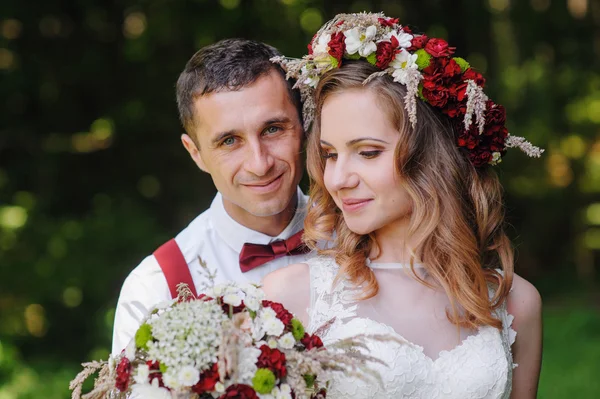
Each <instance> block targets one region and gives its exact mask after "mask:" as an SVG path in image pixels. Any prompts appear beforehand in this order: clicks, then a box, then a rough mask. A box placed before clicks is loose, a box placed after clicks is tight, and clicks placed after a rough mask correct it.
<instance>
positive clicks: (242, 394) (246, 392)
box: [219, 384, 259, 399]
mask: <svg viewBox="0 0 600 399" xmlns="http://www.w3.org/2000/svg"><path fill="white" fill-rule="evenodd" d="M226 398H232V399H259V398H258V395H257V394H256V392H255V391H254V389H252V387H250V386H248V385H244V384H234V385H231V386H229V388H227V389H226V390H225V393H224V394H223V395H221V396H220V397H219V399H226Z"/></svg>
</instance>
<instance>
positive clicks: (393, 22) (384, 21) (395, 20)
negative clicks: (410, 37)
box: [377, 18, 410, 33]
mask: <svg viewBox="0 0 600 399" xmlns="http://www.w3.org/2000/svg"><path fill="white" fill-rule="evenodd" d="M377 20H378V21H379V23H380V24H381V25H382V26H389V27H390V28H391V27H393V26H394V25H396V24H397V23H398V22H399V21H400V20H399V19H398V18H377ZM408 33H410V32H408Z"/></svg>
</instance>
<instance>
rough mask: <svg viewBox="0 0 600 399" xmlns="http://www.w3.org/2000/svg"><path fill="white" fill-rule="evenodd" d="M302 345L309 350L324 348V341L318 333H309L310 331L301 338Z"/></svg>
mask: <svg viewBox="0 0 600 399" xmlns="http://www.w3.org/2000/svg"><path fill="white" fill-rule="evenodd" d="M300 342H302V345H304V346H305V347H306V350H307V351H309V350H311V349H312V348H322V347H323V341H321V338H319V337H318V336H317V335H308V333H305V334H304V338H302V339H301V340H300Z"/></svg>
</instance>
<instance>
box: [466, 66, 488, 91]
mask: <svg viewBox="0 0 600 399" xmlns="http://www.w3.org/2000/svg"><path fill="white" fill-rule="evenodd" d="M463 80H465V81H467V80H473V81H474V82H475V83H477V86H479V87H481V88H483V86H485V78H484V77H483V75H482V74H480V73H479V72H477V71H475V70H474V69H473V68H468V69H467V70H466V71H465V72H464V73H463Z"/></svg>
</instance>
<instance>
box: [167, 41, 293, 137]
mask: <svg viewBox="0 0 600 399" xmlns="http://www.w3.org/2000/svg"><path fill="white" fill-rule="evenodd" d="M279 55H281V53H280V52H279V51H278V50H277V49H276V48H275V47H273V46H269V45H268V44H265V43H260V42H256V41H253V40H247V39H225V40H221V41H219V42H217V43H214V44H211V45H209V46H206V47H203V48H201V49H200V50H199V51H198V52H196V54H194V55H193V56H192V58H190V60H189V61H188V62H187V64H186V66H185V69H184V70H183V72H181V74H180V75H179V79H177V107H178V109H179V119H180V120H181V123H182V125H183V127H184V128H185V130H186V132H187V133H188V134H189V135H190V136H191V137H192V138H193V139H194V138H195V137H194V135H193V132H194V130H195V129H194V127H195V125H194V123H195V120H194V100H195V99H196V98H197V97H200V96H203V95H205V94H209V93H213V92H220V91H235V90H240V89H243V88H244V87H247V86H249V85H251V84H252V83H254V82H255V81H256V80H258V78H260V77H262V76H264V75H267V74H269V73H270V72H272V71H277V72H278V73H279V74H281V77H282V79H284V80H285V73H284V71H283V70H282V69H281V67H280V66H279V65H277V64H274V63H272V62H271V61H270V59H271V58H272V57H275V56H279ZM286 83H287V87H288V94H289V96H290V100H291V102H292V104H294V106H296V109H297V110H298V117H299V118H300V122H301V123H302V111H301V110H302V104H301V101H300V94H299V93H298V90H294V89H292V86H293V84H294V82H293V81H286Z"/></svg>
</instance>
